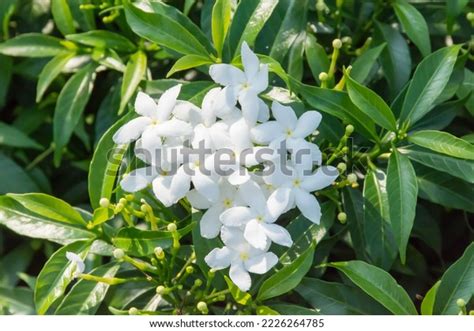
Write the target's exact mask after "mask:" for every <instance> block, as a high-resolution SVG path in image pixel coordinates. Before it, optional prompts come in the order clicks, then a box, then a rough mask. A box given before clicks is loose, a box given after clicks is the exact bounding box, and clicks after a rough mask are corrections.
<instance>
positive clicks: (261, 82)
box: [250, 64, 268, 94]
mask: <svg viewBox="0 0 474 331" xmlns="http://www.w3.org/2000/svg"><path fill="white" fill-rule="evenodd" d="M250 87H251V89H252V91H254V92H255V93H257V94H259V93H261V92H263V91H265V90H266V89H267V87H268V64H261V65H260V70H259V71H258V73H257V75H256V76H254V78H253V79H252V80H251V81H250Z"/></svg>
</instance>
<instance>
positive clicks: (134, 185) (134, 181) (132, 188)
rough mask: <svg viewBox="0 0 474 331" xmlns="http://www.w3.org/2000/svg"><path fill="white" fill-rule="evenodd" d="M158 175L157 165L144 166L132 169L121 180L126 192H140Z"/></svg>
mask: <svg viewBox="0 0 474 331" xmlns="http://www.w3.org/2000/svg"><path fill="white" fill-rule="evenodd" d="M156 176H158V171H157V170H156V168H155V167H144V168H139V169H135V170H133V171H131V172H130V173H128V174H126V175H125V177H124V178H123V179H122V180H121V181H120V186H121V187H122V189H123V190H124V191H125V192H138V191H140V190H143V189H144V188H145V187H147V186H148V185H149V184H151V182H153V180H154V179H155V178H156Z"/></svg>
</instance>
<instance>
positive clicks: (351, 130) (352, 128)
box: [346, 124, 354, 135]
mask: <svg viewBox="0 0 474 331" xmlns="http://www.w3.org/2000/svg"><path fill="white" fill-rule="evenodd" d="M352 132H354V126H353V125H351V124H349V125H348V126H346V135H350V134H351V133H352Z"/></svg>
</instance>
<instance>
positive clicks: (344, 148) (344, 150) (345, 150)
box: [341, 146, 349, 154]
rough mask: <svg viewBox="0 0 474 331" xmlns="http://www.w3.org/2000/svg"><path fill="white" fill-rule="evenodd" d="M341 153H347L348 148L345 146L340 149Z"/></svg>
mask: <svg viewBox="0 0 474 331" xmlns="http://www.w3.org/2000/svg"><path fill="white" fill-rule="evenodd" d="M341 152H343V153H344V154H347V152H349V147H347V146H344V147H342V148H341Z"/></svg>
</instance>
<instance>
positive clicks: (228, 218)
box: [220, 207, 254, 226]
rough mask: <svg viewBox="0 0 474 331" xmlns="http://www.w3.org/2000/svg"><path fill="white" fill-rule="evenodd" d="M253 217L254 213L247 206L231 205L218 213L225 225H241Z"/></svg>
mask: <svg viewBox="0 0 474 331" xmlns="http://www.w3.org/2000/svg"><path fill="white" fill-rule="evenodd" d="M252 217H254V214H253V213H252V211H251V210H250V208H247V207H232V208H229V209H226V210H224V211H223V212H222V214H221V215H220V220H221V222H222V223H223V224H224V225H226V226H241V225H244V224H246V223H247V222H248V221H250V220H251V219H252Z"/></svg>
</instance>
